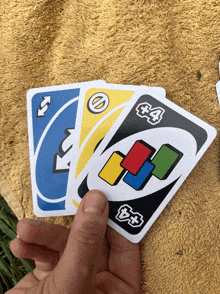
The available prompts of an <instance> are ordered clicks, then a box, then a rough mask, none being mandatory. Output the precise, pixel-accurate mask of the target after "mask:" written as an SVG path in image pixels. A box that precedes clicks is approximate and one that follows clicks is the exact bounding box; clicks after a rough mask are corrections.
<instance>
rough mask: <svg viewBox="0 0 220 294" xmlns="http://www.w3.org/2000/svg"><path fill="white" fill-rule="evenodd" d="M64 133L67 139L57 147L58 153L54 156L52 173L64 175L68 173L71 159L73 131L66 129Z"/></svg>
mask: <svg viewBox="0 0 220 294" xmlns="http://www.w3.org/2000/svg"><path fill="white" fill-rule="evenodd" d="M64 133H65V134H66V135H67V137H65V138H64V140H63V141H62V142H61V143H60V145H59V152H60V154H61V156H60V154H59V153H56V154H55V155H54V160H53V172H54V173H66V172H69V168H70V162H71V157H72V152H71V149H72V147H73V142H74V129H66V130H65V131H64Z"/></svg>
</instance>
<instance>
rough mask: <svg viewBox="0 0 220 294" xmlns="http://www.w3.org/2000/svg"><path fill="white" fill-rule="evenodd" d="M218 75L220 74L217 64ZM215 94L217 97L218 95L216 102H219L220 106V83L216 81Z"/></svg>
mask: <svg viewBox="0 0 220 294" xmlns="http://www.w3.org/2000/svg"><path fill="white" fill-rule="evenodd" d="M219 73H220V63H219ZM216 92H217V95H218V102H219V105H220V81H218V82H217V84H216Z"/></svg>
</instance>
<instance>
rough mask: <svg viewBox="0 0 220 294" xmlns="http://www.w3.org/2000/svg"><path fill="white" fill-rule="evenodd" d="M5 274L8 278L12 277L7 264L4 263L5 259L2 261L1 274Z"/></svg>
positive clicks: (0, 260)
mask: <svg viewBox="0 0 220 294" xmlns="http://www.w3.org/2000/svg"><path fill="white" fill-rule="evenodd" d="M1 272H2V273H5V274H6V275H7V276H8V277H12V276H13V275H12V273H11V272H10V271H9V269H8V265H7V263H6V262H5V261H4V259H0V273H1Z"/></svg>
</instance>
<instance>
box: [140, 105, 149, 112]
mask: <svg viewBox="0 0 220 294" xmlns="http://www.w3.org/2000/svg"><path fill="white" fill-rule="evenodd" d="M148 108H149V106H148V105H146V106H141V110H142V111H141V114H145V113H149V110H148Z"/></svg>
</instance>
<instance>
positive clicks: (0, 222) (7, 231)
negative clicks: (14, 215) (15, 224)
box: [0, 219, 17, 240]
mask: <svg viewBox="0 0 220 294" xmlns="http://www.w3.org/2000/svg"><path fill="white" fill-rule="evenodd" d="M0 226H1V227H2V228H1V230H2V232H3V233H5V234H6V235H7V236H8V237H9V238H11V240H12V239H14V238H16V236H17V234H16V233H15V232H13V231H12V230H11V229H10V228H9V227H8V225H7V224H6V223H5V222H4V221H3V220H2V219H0Z"/></svg>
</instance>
